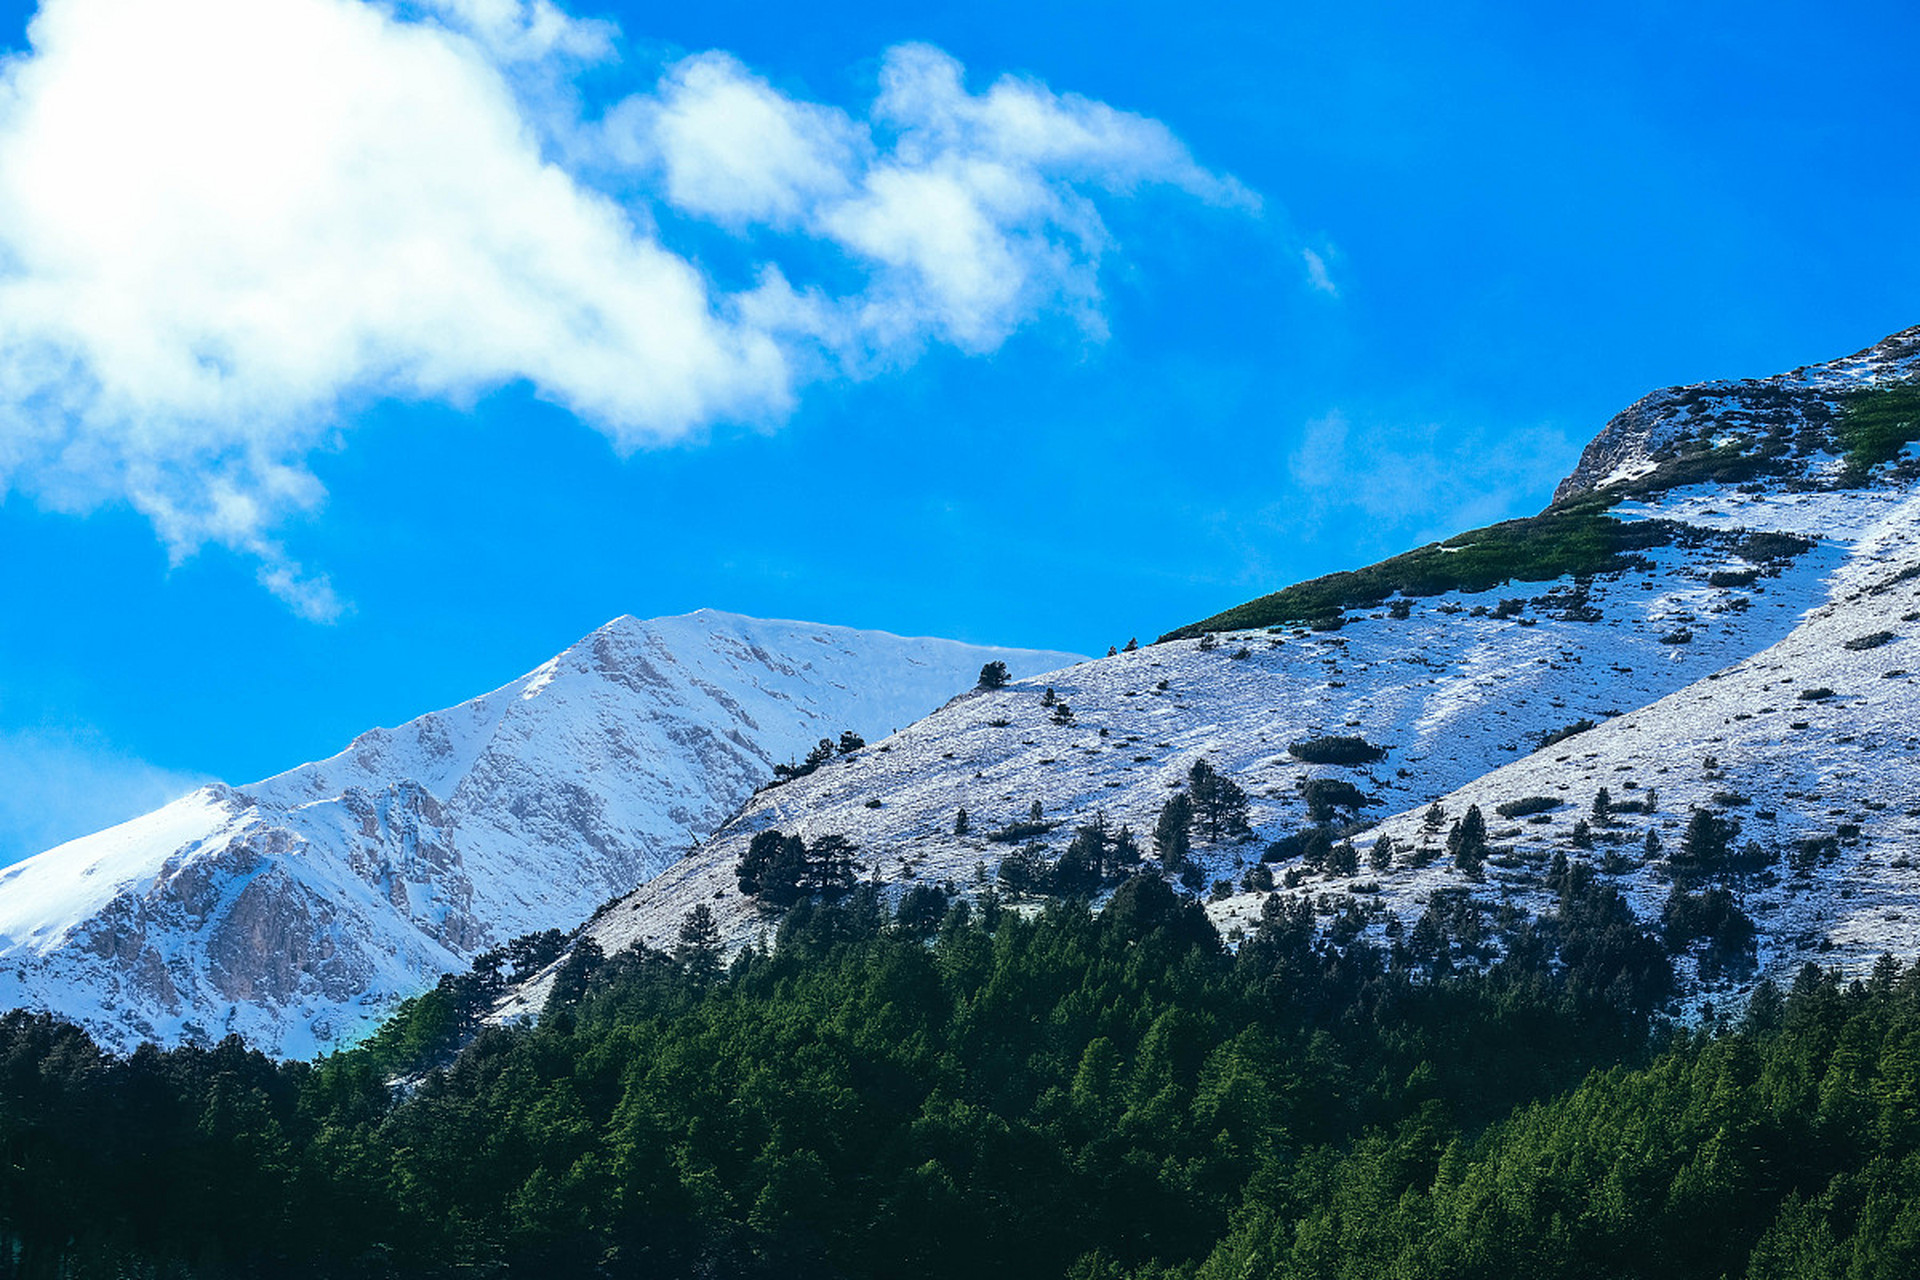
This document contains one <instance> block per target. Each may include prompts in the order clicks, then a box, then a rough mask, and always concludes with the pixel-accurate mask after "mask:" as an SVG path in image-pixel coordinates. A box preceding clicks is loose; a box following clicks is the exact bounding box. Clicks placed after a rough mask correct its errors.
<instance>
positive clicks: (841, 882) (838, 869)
mask: <svg viewBox="0 0 1920 1280" xmlns="http://www.w3.org/2000/svg"><path fill="white" fill-rule="evenodd" d="M859 851H860V846H858V845H856V844H854V843H853V841H851V840H849V839H847V838H846V837H845V836H843V835H839V834H837V833H830V834H828V835H823V836H819V837H816V838H815V839H814V841H813V843H812V844H810V845H808V846H807V849H806V858H805V862H804V864H803V865H804V867H805V871H804V876H805V879H804V880H803V882H802V883H803V886H804V887H805V888H806V889H807V890H808V891H810V892H815V893H838V892H842V891H844V890H847V889H851V888H852V887H853V886H854V884H855V883H856V882H858V880H859V878H860V877H859V867H858V865H857V864H856V863H855V861H854V855H855V854H857V853H858V852H859Z"/></svg>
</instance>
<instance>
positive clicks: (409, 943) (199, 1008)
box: [0, 611, 1076, 1056]
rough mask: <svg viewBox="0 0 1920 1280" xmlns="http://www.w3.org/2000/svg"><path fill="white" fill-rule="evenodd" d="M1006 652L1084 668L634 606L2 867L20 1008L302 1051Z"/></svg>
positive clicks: (5, 973)
mask: <svg viewBox="0 0 1920 1280" xmlns="http://www.w3.org/2000/svg"><path fill="white" fill-rule="evenodd" d="M996 658H997V659H999V660H1001V661H1005V662H1006V663H1007V664H1008V665H1009V666H1010V667H1012V668H1014V669H1015V670H1017V671H1022V672H1029V673H1030V672H1037V671H1042V670H1048V669H1052V668H1055V667H1059V666H1063V665H1066V664H1069V663H1071V662H1073V661H1075V660H1076V659H1075V657H1074V655H1071V654H1060V653H1035V652H1029V651H1021V650H1001V649H986V648H980V647H976V646H972V645H963V644H956V643H952V642H949V641H941V640H909V639H902V638H900V637H897V636H889V635H885V634H882V633H877V632H861V631H853V630H849V629H846V628H838V627H821V626H812V625H809V624H804V623H782V622H762V621H757V620H754V619H749V618H740V617H735V616H732V615H727V614H719V613H712V612H705V611H703V612H702V613H697V614H692V615H688V616H687V617H683V618H666V619H659V620H656V621H653V622H638V621H635V620H633V619H631V618H622V619H619V620H617V621H615V622H612V623H609V624H608V625H607V626H605V627H603V628H601V629H600V630H599V631H596V632H594V633H593V634H592V635H590V636H588V637H586V638H585V639H584V640H582V641H581V642H580V643H579V644H576V645H575V646H573V647H572V648H570V649H568V650H567V651H566V652H565V653H563V654H561V655H559V656H558V657H556V658H555V659H553V660H552V661H551V662H548V663H546V664H545V665H543V666H542V667H540V668H539V669H538V670H536V671H534V672H532V673H530V674H528V675H527V676H524V677H522V678H521V679H520V680H517V681H515V682H514V683H512V684H510V685H507V686H505V687H504V688H501V689H497V690H495V691H494V692H492V693H490V694H487V695H485V696H484V697H481V698H476V699H474V700H472V701H471V702H467V703H464V704H462V705H460V706H457V707H452V708H449V709H447V710H445V711H439V712H435V713H433V714H430V715H426V716H422V717H420V718H419V719H417V720H414V721H411V722H409V723H408V724H405V725H402V726H400V727H399V728H397V729H391V730H389V729H376V730H373V731H371V732H369V733H366V734H363V735H362V736H361V737H360V738H358V739H356V740H355V741H354V742H353V743H352V744H351V745H349V746H348V748H347V749H346V750H345V751H343V752H341V753H340V754H339V755H337V756H334V757H332V758H331V759H328V760H322V761H319V762H316V763H314V764H309V765H303V766H301V767H300V768H297V769H293V770H291V771H289V772H287V773H283V774H280V775H278V776H276V777H273V778H268V779H266V780H265V781H263V782H259V783H256V784H254V785H252V786H248V787H241V788H234V787H227V786H222V785H214V786H210V787H205V788H202V789H201V790H199V791H197V792H195V793H194V794H192V795H190V796H187V797H185V798H183V799H181V800H178V801H176V802H174V803H173V804H171V805H168V806H166V807H165V808H164V809H160V810H157V811H155V812H154V813H151V814H148V815H146V816H144V817H141V818H137V819H135V820H134V821H132V822H129V823H125V824H123V825H121V826H119V827H115V828H113V829H111V830H109V831H103V832H100V833H98V834H96V835H93V836H89V837H86V838H84V839H81V840H77V841H73V842H72V843H70V844H67V845H63V846H61V847H60V848H58V849H54V850H50V851H48V852H47V853H44V854H41V855H39V856H38V857H36V858H32V859H29V860H28V861H26V862H23V863H20V864H17V865H16V866H13V867H10V868H7V869H6V870H4V871H0V1007H10V1006H13V1005H26V1006H29V1007H37V1008H46V1009H51V1010H53V1011H55V1012H58V1013H61V1014H63V1015H65V1016H67V1017H70V1018H73V1019H75V1020H76V1021H79V1022H81V1023H83V1024H84V1025H86V1026H87V1027H88V1028H89V1029H90V1030H92V1031H93V1032H94V1033H95V1035H96V1036H98V1037H99V1038H100V1039H101V1040H102V1041H103V1042H105V1043H107V1044H109V1045H112V1046H115V1047H120V1048H127V1047H131V1045H133V1044H135V1043H137V1042H138V1041H140V1040H142V1039H153V1040H158V1041H160V1042H163V1043H176V1042H179V1041H181V1040H186V1039H196V1038H206V1037H217V1036H220V1035H222V1034H225V1033H226V1032H228V1031H237V1032H239V1033H240V1034H242V1035H243V1036H245V1037H246V1038H247V1039H249V1040H250V1041H252V1042H253V1043H255V1044H257V1045H259V1046H261V1047H263V1048H265V1049H268V1050H270V1051H272V1052H276V1053H280V1054H285V1055H289V1056H305V1055H307V1054H310V1053H313V1052H316V1051H319V1050H322V1049H324V1048H326V1047H328V1046H329V1045H332V1044H337V1043H341V1042H343V1041H344V1040H346V1039H348V1038H350V1037H352V1036H353V1035H354V1034H356V1033H357V1032H358V1031H360V1030H361V1029H363V1028H365V1027H366V1026H368V1025H369V1024H370V1023H372V1022H373V1021H375V1020H377V1019H378V1018H379V1017H380V1016H382V1015H383V1014H384V1013H385V1012H386V1011H387V1010H388V1009H390V1008H391V1007H392V1005H393V1003H394V1002H395V1001H397V1000H399V999H402V998H404V997H406V996H408V995H411V994H414V993H416V992H418V991H420V990H422V989H424V988H425V987H427V986H430V985H431V984H432V982H433V981H434V979H435V978H436V977H437V976H438V975H439V974H441V973H443V972H446V971H448V970H450V969H455V968H463V967H465V965H466V964H467V962H468V961H469V960H470V959H471V957H472V956H473V955H474V954H475V953H477V952H479V951H481V950H484V949H485V948H487V947H489V946H493V945H496V944H498V943H500V942H504V941H506V940H507V939H509V938H511V937H514V936H516V935H518V934H521V933H525V932H529V931H532V930H536V929H544V928H563V929H565V928H571V927H573V926H574V925H576V924H578V923H579V922H580V921H581V920H583V919H584V918H586V917H587V915H588V914H589V913H591V912H592V911H593V909H594V908H595V906H596V905H597V904H599V903H601V902H603V901H605V900H607V899H609V898H611V897H614V896H616V895H618V894H621V893H623V892H625V891H627V890H629V889H631V888H632V887H633V886H635V885H636V884H639V883H641V882H643V881H645V880H646V879H648V878H649V877H651V876H653V875H655V874H657V873H658V872H659V871H660V870H661V869H663V868H664V867H666V866H667V865H669V864H670V863H672V862H673V861H674V860H675V859H676V858H678V857H679V856H680V855H681V854H683V853H684V852H685V851H686V850H687V849H688V848H689V847H690V846H691V845H693V844H695V843H696V842H697V841H699V840H700V839H701V838H702V837H704V836H705V835H707V834H708V833H709V832H711V831H712V830H714V829H715V828H716V827H718V826H719V824H720V823H721V822H722V821H723V820H724V819H725V818H726V816H727V815H728V814H730V813H731V812H733V811H734V810H735V809H736V808H738V806H739V804H740V803H741V801H742V800H744V799H745V798H746V797H747V796H748V795H749V794H750V793H751V792H752V790H753V788H754V787H755V786H757V785H759V784H761V783H764V782H765V781H767V779H768V778H769V777H770V776H771V772H772V767H773V765H774V764H775V763H778V762H781V761H786V760H790V759H793V758H795V757H796V756H798V755H802V754H804V753H805V752H806V750H807V749H808V748H809V747H811V746H812V745H813V744H814V742H815V741H816V740H818V739H819V738H822V737H832V736H836V735H838V733H839V732H840V730H842V729H844V728H852V729H855V730H856V731H858V732H860V733H862V734H864V735H866V736H869V737H879V736H881V735H883V734H884V733H886V732H887V731H889V730H890V729H892V728H893V727H894V726H895V725H902V724H907V723H910V722H911V721H913V720H915V719H918V718H919V717H920V716H922V715H924V714H925V713H926V712H928V711H931V710H933V709H934V708H935V707H937V706H939V705H940V704H941V703H942V702H944V701H946V700H947V699H948V698H950V697H951V696H952V695H954V694H955V693H958V692H960V691H961V690H963V689H965V688H967V687H969V686H971V685H972V684H973V682H974V679H975V677H976V676H977V675H978V673H979V670H980V667H981V665H982V664H983V663H984V662H987V661H989V660H992V659H996Z"/></svg>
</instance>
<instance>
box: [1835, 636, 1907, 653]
mask: <svg viewBox="0 0 1920 1280" xmlns="http://www.w3.org/2000/svg"><path fill="white" fill-rule="evenodd" d="M1893 639H1894V636H1893V632H1891V631H1875V632H1873V633H1872V634H1871V635H1864V636H1855V637H1854V638H1853V639H1851V640H1848V641H1847V642H1846V643H1844V644H1842V645H1841V646H1840V647H1841V648H1842V649H1853V650H1855V651H1858V650H1861V649H1878V648H1879V647H1880V646H1881V645H1883V644H1891V643H1892V642H1893Z"/></svg>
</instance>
